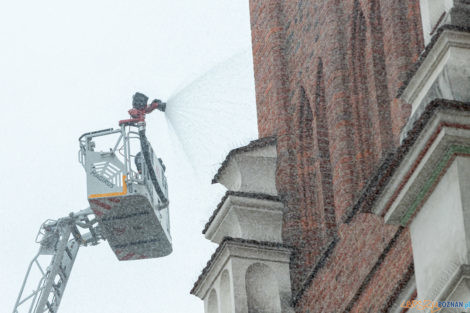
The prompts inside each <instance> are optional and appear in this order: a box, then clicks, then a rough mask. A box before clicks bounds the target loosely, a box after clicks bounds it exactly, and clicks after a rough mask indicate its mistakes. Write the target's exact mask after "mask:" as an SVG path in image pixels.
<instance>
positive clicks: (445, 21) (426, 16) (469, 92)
mask: <svg viewBox="0 0 470 313" xmlns="http://www.w3.org/2000/svg"><path fill="white" fill-rule="evenodd" d="M421 8H422V11H421V16H422V21H423V29H424V35H426V34H427V31H426V29H427V28H429V27H431V26H430V25H431V24H432V23H437V22H432V21H434V20H435V19H436V18H435V16H438V15H441V22H439V23H438V24H436V25H434V24H433V25H434V27H436V29H435V31H434V32H433V37H432V39H430V40H429V41H427V43H428V45H427V47H426V49H425V51H424V52H423V54H422V55H421V58H420V61H419V62H418V63H417V65H416V68H415V71H414V73H413V75H412V77H411V78H410V79H409V81H408V83H407V84H406V87H405V88H404V89H403V92H402V93H401V98H402V99H403V100H404V101H405V102H407V103H409V104H411V116H410V118H409V120H410V122H409V123H408V124H407V125H406V126H405V127H404V129H403V130H402V133H401V140H402V141H403V139H404V138H405V137H406V136H407V132H408V131H409V130H410V128H411V127H412V125H413V121H415V120H417V119H418V118H419V117H420V115H421V114H422V112H423V111H424V110H425V109H426V106H427V105H428V104H429V103H430V102H431V101H432V100H434V99H447V100H457V101H461V102H470V88H469V87H468V86H469V85H470V58H469V53H470V2H468V1H461V0H439V1H434V0H422V1H421ZM428 8H429V9H428Z"/></svg>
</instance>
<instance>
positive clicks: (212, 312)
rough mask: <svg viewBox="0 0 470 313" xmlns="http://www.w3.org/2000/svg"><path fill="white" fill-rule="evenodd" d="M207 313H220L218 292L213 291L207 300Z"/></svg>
mask: <svg viewBox="0 0 470 313" xmlns="http://www.w3.org/2000/svg"><path fill="white" fill-rule="evenodd" d="M207 313H219V303H218V301H217V292H216V291H215V290H214V289H212V291H211V293H210V294H209V299H208V300H207Z"/></svg>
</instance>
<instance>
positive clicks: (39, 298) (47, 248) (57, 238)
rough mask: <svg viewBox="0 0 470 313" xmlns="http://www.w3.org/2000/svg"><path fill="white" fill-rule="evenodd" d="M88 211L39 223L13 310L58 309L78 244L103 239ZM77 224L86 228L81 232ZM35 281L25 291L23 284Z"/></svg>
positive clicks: (53, 312) (40, 311)
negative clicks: (33, 253)
mask: <svg viewBox="0 0 470 313" xmlns="http://www.w3.org/2000/svg"><path fill="white" fill-rule="evenodd" d="M90 215H92V211H91V210H90V209H86V210H83V211H80V212H79V213H78V214H71V215H70V216H68V217H64V218H61V219H59V220H57V221H54V220H47V221H46V222H44V223H43V224H42V225H41V228H40V230H39V233H38V236H37V238H36V241H37V242H38V243H40V248H39V252H38V253H37V254H36V256H35V257H34V258H33V260H32V261H31V263H30V264H29V267H28V270H27V272H26V276H25V278H24V281H23V284H22V286H21V290H20V293H19V295H18V298H17V301H16V303H15V307H14V309H13V313H20V312H21V313H22V312H28V313H45V312H46V313H57V312H58V310H59V305H60V302H61V300H62V297H63V295H64V292H65V287H66V286H67V282H68V280H69V278H70V274H71V272H72V267H73V264H74V262H75V259H76V257H77V254H78V250H79V248H80V246H82V245H83V246H86V245H89V244H90V245H96V244H98V243H99V241H100V240H102V239H103V237H102V236H101V231H100V229H99V228H98V227H97V226H95V224H96V220H94V219H93V220H90V219H89V216H90ZM79 227H80V228H81V229H85V230H87V231H88V232H87V233H84V234H82V232H81V231H80V230H79ZM47 264H48V265H47ZM38 277H39V279H38ZM36 279H38V280H36ZM34 281H38V283H37V285H36V287H35V288H33V291H32V292H31V293H29V294H26V293H25V289H27V288H26V287H30V285H31V283H33V284H34ZM31 286H33V287H34V285H31Z"/></svg>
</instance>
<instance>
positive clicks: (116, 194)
mask: <svg viewBox="0 0 470 313" xmlns="http://www.w3.org/2000/svg"><path fill="white" fill-rule="evenodd" d="M122 186H123V187H122V192H111V193H99V194H96V195H91V196H89V197H88V199H92V198H104V197H115V196H124V195H126V194H127V184H126V175H122Z"/></svg>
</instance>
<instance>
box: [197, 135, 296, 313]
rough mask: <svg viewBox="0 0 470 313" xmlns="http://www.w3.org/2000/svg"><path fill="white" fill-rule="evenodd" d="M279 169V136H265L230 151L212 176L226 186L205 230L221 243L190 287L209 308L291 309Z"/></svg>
mask: <svg viewBox="0 0 470 313" xmlns="http://www.w3.org/2000/svg"><path fill="white" fill-rule="evenodd" d="M275 171H276V141H275V139H274V138H264V139H260V140H256V141H253V142H251V143H250V144H249V145H247V146H245V147H241V148H238V149H235V150H232V151H231V152H230V153H229V154H228V156H227V158H226V160H225V161H224V162H223V163H222V166H221V168H220V169H219V171H218V173H217V174H216V176H215V177H214V180H213V182H214V183H215V182H218V183H221V184H223V185H224V186H225V187H227V189H228V191H227V193H226V195H225V196H224V197H223V198H222V201H221V202H220V204H219V205H218V207H217V209H216V210H215V211H214V213H213V214H212V216H211V217H210V219H209V222H208V223H207V224H206V226H205V228H204V230H203V233H204V234H205V237H206V238H207V239H208V240H211V241H212V242H215V243H217V244H219V247H218V249H217V250H216V252H215V253H214V254H213V256H212V258H211V260H210V261H209V262H208V264H207V266H206V267H205V268H204V270H203V271H202V274H201V275H200V276H199V278H198V280H197V282H196V283H195V284H194V287H193V289H192V290H191V293H192V294H194V295H196V296H197V297H199V298H201V299H202V300H203V301H204V310H205V312H206V313H257V312H274V313H276V312H278V313H281V312H282V313H286V312H293V311H292V309H291V307H290V303H291V286H290V272H289V261H290V254H291V250H290V248H289V247H288V246H286V245H284V244H283V243H282V233H281V231H282V215H283V210H284V204H283V203H282V202H281V201H280V199H279V197H278V196H277V191H276V187H275Z"/></svg>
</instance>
